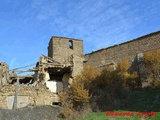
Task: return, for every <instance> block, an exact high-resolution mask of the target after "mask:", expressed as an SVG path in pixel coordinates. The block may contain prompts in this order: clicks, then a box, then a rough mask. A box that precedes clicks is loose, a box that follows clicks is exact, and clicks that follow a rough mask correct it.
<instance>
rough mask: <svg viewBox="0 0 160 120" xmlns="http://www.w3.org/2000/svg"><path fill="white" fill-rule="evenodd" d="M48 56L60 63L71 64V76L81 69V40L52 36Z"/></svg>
mask: <svg viewBox="0 0 160 120" xmlns="http://www.w3.org/2000/svg"><path fill="white" fill-rule="evenodd" d="M48 56H49V57H51V58H53V59H54V60H55V61H57V62H60V63H62V64H71V65H72V66H73V67H72V73H71V76H72V77H75V76H77V75H79V74H80V73H81V71H82V70H83V62H84V54H83V41H82V40H78V39H73V38H65V37H55V36H54V37H52V38H51V40H50V42H49V46H48Z"/></svg>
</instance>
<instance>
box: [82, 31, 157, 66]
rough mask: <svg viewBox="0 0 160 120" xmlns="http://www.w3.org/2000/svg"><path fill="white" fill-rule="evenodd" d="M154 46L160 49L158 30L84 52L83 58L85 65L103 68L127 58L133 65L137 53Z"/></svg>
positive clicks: (149, 49) (151, 48) (134, 64)
mask: <svg viewBox="0 0 160 120" xmlns="http://www.w3.org/2000/svg"><path fill="white" fill-rule="evenodd" d="M155 48H157V49H160V31H158V32H154V33H151V34H148V35H145V36H142V37H139V38H137V39H134V40H131V41H128V42H125V43H122V44H119V45H114V46H111V47H108V48H105V49H100V50H97V51H95V52H92V53H89V54H86V55H85V59H86V60H87V62H86V64H85V65H91V66H95V67H97V68H103V67H107V66H110V65H111V66H112V65H115V64H117V63H120V62H122V60H124V59H128V60H129V61H130V63H132V67H134V66H136V64H137V63H136V60H137V55H140V54H141V53H144V52H146V51H151V50H153V49H155Z"/></svg>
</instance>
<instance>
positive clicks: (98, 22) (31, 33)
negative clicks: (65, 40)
mask: <svg viewBox="0 0 160 120" xmlns="http://www.w3.org/2000/svg"><path fill="white" fill-rule="evenodd" d="M158 30H160V1H159V0H1V2H0V61H5V62H6V63H7V64H8V65H9V68H10V69H13V68H16V67H20V66H25V65H28V64H33V63H36V62H37V61H38V59H39V57H40V56H41V55H42V54H45V55H47V47H48V42H49V40H50V38H51V36H63V37H70V38H77V39H81V40H84V53H89V52H92V51H95V50H97V49H101V48H106V47H108V46H111V45H115V44H119V43H122V42H125V41H128V40H131V39H134V38H137V37H139V36H142V35H145V34H149V33H151V32H155V31H158Z"/></svg>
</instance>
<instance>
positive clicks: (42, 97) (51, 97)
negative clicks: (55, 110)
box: [0, 85, 59, 109]
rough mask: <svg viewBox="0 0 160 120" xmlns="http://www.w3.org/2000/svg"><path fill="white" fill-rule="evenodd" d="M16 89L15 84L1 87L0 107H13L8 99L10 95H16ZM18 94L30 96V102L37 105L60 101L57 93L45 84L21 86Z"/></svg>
mask: <svg viewBox="0 0 160 120" xmlns="http://www.w3.org/2000/svg"><path fill="white" fill-rule="evenodd" d="M15 89H16V88H15V85H5V86H1V87H0V108H3V109H10V108H11V107H9V105H8V104H10V103H9V102H8V100H9V98H10V97H12V96H14V95H15ZM18 96H19V97H20V96H26V97H28V104H30V105H36V106H40V105H53V102H58V101H59V100H58V97H57V95H56V94H54V93H52V92H51V91H49V90H48V89H47V88H46V87H45V86H42V87H30V86H20V87H19V90H18ZM24 102H25V101H24ZM8 107H9V108H8Z"/></svg>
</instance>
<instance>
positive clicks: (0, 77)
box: [0, 62, 10, 85]
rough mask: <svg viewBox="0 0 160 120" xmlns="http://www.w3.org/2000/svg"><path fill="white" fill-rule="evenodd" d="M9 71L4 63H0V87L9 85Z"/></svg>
mask: <svg viewBox="0 0 160 120" xmlns="http://www.w3.org/2000/svg"><path fill="white" fill-rule="evenodd" d="M9 82H10V81H9V69H8V66H7V64H6V63H5V62H0V85H7V84H8V83H9Z"/></svg>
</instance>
